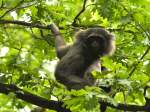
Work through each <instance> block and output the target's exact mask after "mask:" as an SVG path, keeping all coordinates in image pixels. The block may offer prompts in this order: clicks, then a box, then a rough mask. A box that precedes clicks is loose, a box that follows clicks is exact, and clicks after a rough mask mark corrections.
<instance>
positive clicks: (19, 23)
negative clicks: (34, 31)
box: [0, 20, 49, 29]
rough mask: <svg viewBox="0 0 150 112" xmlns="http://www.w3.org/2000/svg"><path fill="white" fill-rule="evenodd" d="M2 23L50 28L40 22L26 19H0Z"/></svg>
mask: <svg viewBox="0 0 150 112" xmlns="http://www.w3.org/2000/svg"><path fill="white" fill-rule="evenodd" d="M0 24H17V25H23V26H28V27H30V28H41V29H49V27H48V26H43V25H41V24H39V23H27V22H24V21H17V20H0Z"/></svg>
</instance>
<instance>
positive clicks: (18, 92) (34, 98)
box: [0, 83, 150, 112]
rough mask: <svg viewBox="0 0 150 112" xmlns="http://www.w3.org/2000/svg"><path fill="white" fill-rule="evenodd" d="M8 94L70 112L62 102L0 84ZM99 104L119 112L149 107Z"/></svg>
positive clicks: (32, 102)
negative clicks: (11, 93) (120, 111)
mask: <svg viewBox="0 0 150 112" xmlns="http://www.w3.org/2000/svg"><path fill="white" fill-rule="evenodd" d="M10 92H13V93H14V94H15V95H16V97H17V98H19V99H22V100H24V101H26V102H29V103H31V104H34V105H37V106H40V107H43V108H48V109H51V110H56V111H57V112H70V110H69V109H66V108H65V107H63V106H62V105H63V102H60V101H53V100H47V99H45V98H42V97H40V96H37V95H34V94H32V93H29V92H27V91H25V90H22V89H20V88H18V87H17V86H15V85H9V84H2V83H0V93H4V94H9V93H10ZM99 103H100V104H105V105H107V106H109V107H112V108H116V109H120V110H124V108H126V110H127V111H147V110H150V106H149V105H145V106H138V105H124V104H119V103H118V105H117V106H114V105H113V104H111V103H108V102H104V101H102V100H99Z"/></svg>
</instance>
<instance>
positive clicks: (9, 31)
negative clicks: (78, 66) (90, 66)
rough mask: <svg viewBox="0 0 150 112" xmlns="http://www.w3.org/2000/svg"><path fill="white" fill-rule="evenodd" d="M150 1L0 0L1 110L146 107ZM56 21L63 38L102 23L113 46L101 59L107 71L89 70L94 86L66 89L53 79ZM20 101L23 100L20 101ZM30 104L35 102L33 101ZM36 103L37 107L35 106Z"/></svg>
mask: <svg viewBox="0 0 150 112" xmlns="http://www.w3.org/2000/svg"><path fill="white" fill-rule="evenodd" d="M149 4H150V1H149V0H142V1H141V0H130V1H129V0H109V1H108V0H0V93H2V94H0V107H1V108H0V111H1V112H8V111H11V112H18V111H24V112H30V110H32V111H36V109H37V108H36V109H34V108H35V107H36V106H39V107H43V108H46V109H43V108H42V109H39V108H38V109H37V110H41V111H45V112H46V111H47V112H52V111H60V112H63V111H64V112H67V111H68V112H69V111H74V112H87V111H88V112H97V111H99V107H100V105H101V104H105V105H107V110H106V111H108V112H110V111H111V112H116V110H122V111H149V110H150V99H149V98H150V89H149V87H150V58H149V57H150V53H149V49H150V43H149V42H150V5H149ZM53 22H55V23H56V24H57V25H58V26H59V28H60V30H61V33H62V35H63V36H64V37H65V39H66V41H68V42H70V43H71V42H72V41H73V40H74V38H72V37H73V35H74V33H75V32H76V31H78V30H80V29H85V28H90V27H104V28H106V29H107V30H109V31H110V32H112V33H114V34H115V35H116V37H117V38H116V45H117V50H116V52H115V55H113V56H112V57H111V58H110V57H109V58H108V57H105V58H103V59H102V62H103V65H104V66H106V67H107V68H108V69H109V71H108V72H106V73H102V74H101V73H98V72H96V71H94V72H93V75H94V76H95V77H96V78H98V79H99V80H100V83H101V85H103V86H111V92H110V93H105V92H104V91H103V90H101V89H99V88H96V87H87V88H86V89H84V90H83V89H82V90H79V91H67V90H66V89H64V87H63V86H62V85H60V84H58V83H57V82H56V81H55V78H54V74H53V71H54V68H55V64H56V62H57V61H58V59H57V58H56V54H55V49H54V39H53V34H52V33H51V32H50V30H49V28H48V25H50V24H51V23H53ZM20 99H22V100H20ZM33 104H34V105H33ZM35 105H36V106H35Z"/></svg>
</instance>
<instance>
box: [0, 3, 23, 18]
mask: <svg viewBox="0 0 150 112" xmlns="http://www.w3.org/2000/svg"><path fill="white" fill-rule="evenodd" d="M23 2H24V0H21V1H20V2H19V3H18V4H17V5H16V6H15V7H13V8H12V9H9V10H7V11H6V12H5V13H4V14H3V15H2V16H0V19H1V18H3V17H4V16H5V15H6V14H7V13H9V12H12V11H14V10H15V9H16V8H17V7H18V6H20V5H21V4H22V3H23Z"/></svg>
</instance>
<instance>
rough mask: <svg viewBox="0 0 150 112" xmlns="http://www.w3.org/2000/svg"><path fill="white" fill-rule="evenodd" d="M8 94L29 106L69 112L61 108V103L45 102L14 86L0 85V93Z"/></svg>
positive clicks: (43, 99) (45, 100)
mask: <svg viewBox="0 0 150 112" xmlns="http://www.w3.org/2000/svg"><path fill="white" fill-rule="evenodd" d="M10 92H13V93H14V94H15V95H16V97H17V98H19V99H22V100H24V101H26V102H29V103H31V104H34V105H37V106H40V107H43V108H48V109H51V110H56V111H58V112H70V110H67V109H66V108H63V107H62V104H63V103H62V102H59V101H53V100H47V99H45V98H42V97H40V96H37V95H34V94H32V93H29V92H27V91H24V90H22V89H20V88H18V87H17V86H15V85H9V84H2V83H0V93H4V94H9V93H10Z"/></svg>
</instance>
